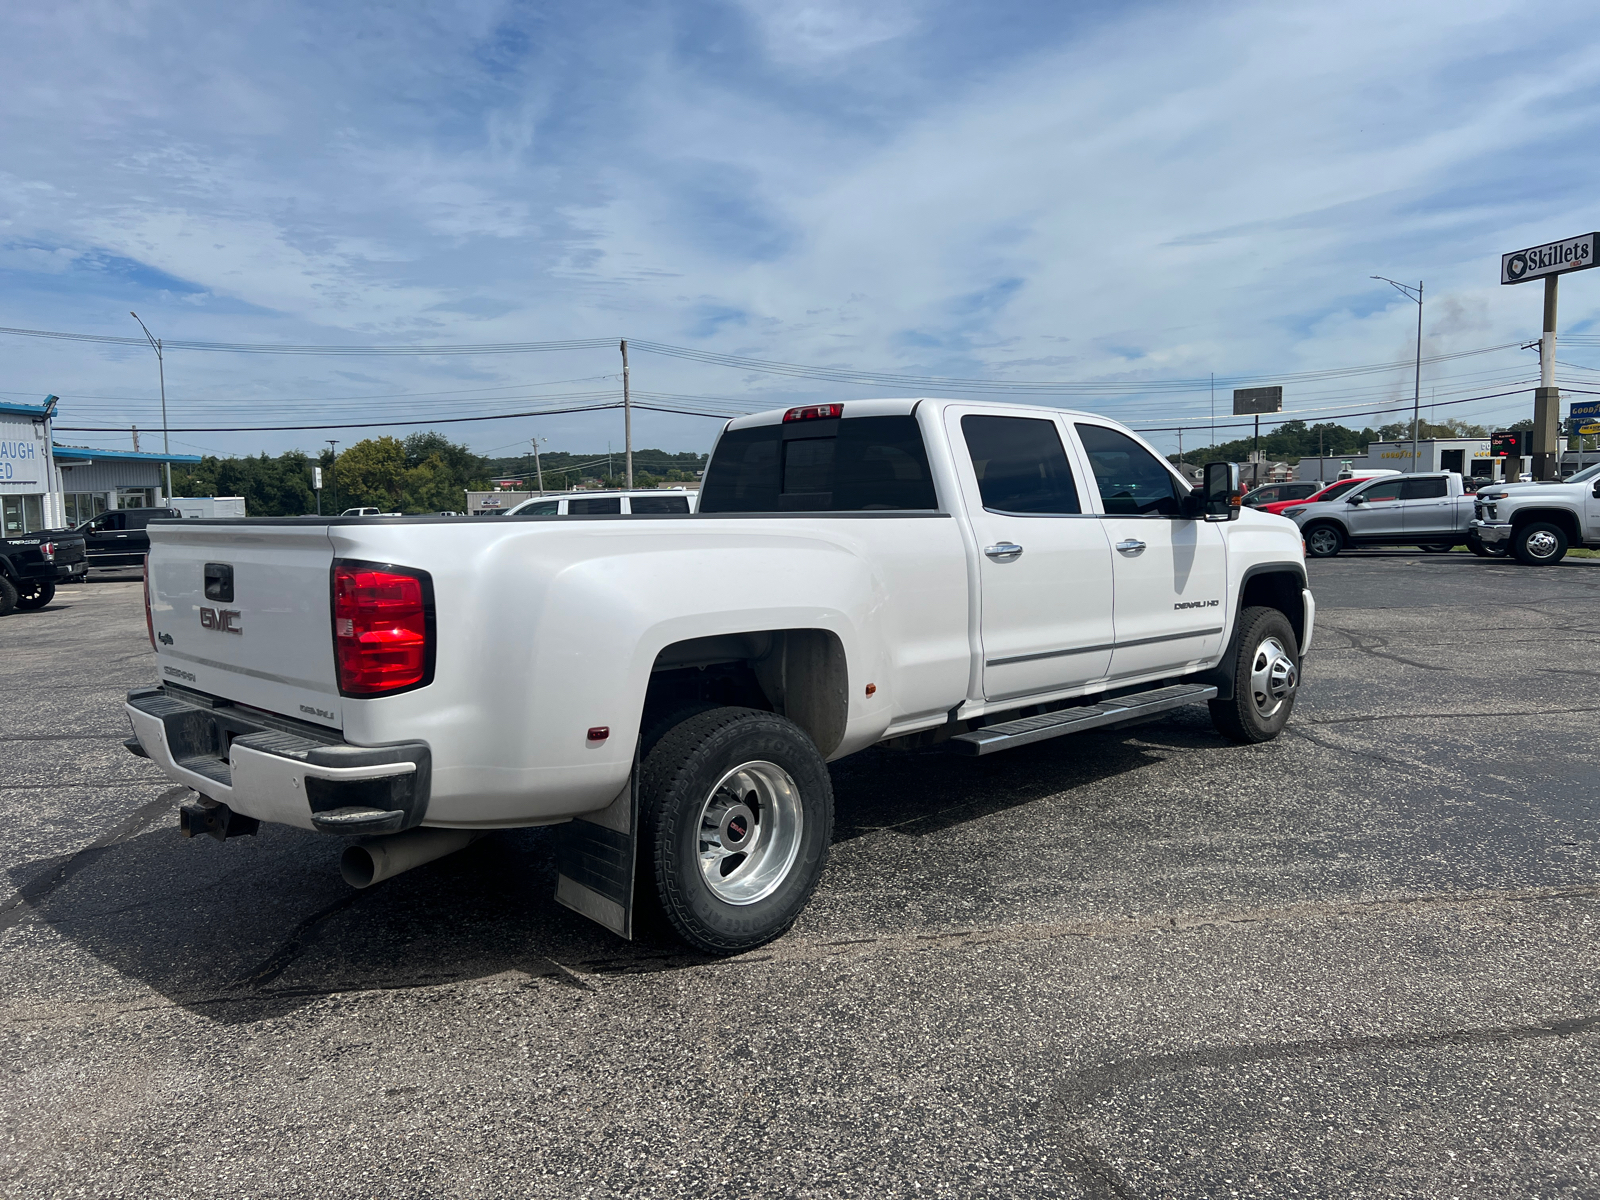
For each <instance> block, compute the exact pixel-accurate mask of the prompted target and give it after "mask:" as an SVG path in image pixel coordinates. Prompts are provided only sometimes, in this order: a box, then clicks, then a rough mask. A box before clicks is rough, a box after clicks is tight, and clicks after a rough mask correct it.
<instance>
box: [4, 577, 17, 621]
mask: <svg viewBox="0 0 1600 1200" xmlns="http://www.w3.org/2000/svg"><path fill="white" fill-rule="evenodd" d="M16 607H17V589H16V588H15V587H13V586H12V585H11V580H9V579H7V578H6V577H5V576H4V575H0V617H3V616H5V615H6V614H7V613H9V612H11V611H13V610H14V609H15V608H16Z"/></svg>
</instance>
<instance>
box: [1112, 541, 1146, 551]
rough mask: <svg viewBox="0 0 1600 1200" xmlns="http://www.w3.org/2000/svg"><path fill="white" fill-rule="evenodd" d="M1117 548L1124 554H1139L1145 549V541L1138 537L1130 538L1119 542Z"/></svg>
mask: <svg viewBox="0 0 1600 1200" xmlns="http://www.w3.org/2000/svg"><path fill="white" fill-rule="evenodd" d="M1117 549H1118V550H1121V551H1122V552H1123V553H1124V554H1139V553H1141V552H1142V551H1143V550H1144V543H1143V542H1141V541H1140V540H1139V539H1138V538H1129V539H1128V540H1127V541H1124V542H1118V543H1117Z"/></svg>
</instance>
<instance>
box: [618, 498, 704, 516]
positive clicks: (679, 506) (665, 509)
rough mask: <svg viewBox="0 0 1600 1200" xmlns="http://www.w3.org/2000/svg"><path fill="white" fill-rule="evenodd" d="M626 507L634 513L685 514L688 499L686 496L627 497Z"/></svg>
mask: <svg viewBox="0 0 1600 1200" xmlns="http://www.w3.org/2000/svg"><path fill="white" fill-rule="evenodd" d="M628 507H629V509H630V510H631V511H632V512H634V513H639V514H656V513H687V512H688V511H689V497H687V496H629V497H628Z"/></svg>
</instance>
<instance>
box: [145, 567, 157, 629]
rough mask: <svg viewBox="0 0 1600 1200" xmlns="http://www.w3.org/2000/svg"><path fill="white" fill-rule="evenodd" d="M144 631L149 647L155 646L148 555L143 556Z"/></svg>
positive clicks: (154, 621) (154, 622) (154, 624)
mask: <svg viewBox="0 0 1600 1200" xmlns="http://www.w3.org/2000/svg"><path fill="white" fill-rule="evenodd" d="M144 631H145V632H146V633H148V634H149V635H150V649H152V650H154V649H155V648H156V619H155V617H153V616H152V615H151V614H150V556H149V555H148V554H147V555H145V556H144Z"/></svg>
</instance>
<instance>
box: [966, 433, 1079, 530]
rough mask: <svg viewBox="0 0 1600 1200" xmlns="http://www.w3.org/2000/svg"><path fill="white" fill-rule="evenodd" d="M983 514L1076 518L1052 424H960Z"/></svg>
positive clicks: (1073, 490)
mask: <svg viewBox="0 0 1600 1200" xmlns="http://www.w3.org/2000/svg"><path fill="white" fill-rule="evenodd" d="M961 436H962V437H963V438H965V439H966V443H967V453H968V454H969V455H971V456H972V471H973V474H975V475H976V476H977V477H978V492H979V494H980V495H982V497H983V506H984V508H987V509H990V510H992V511H995V512H1008V513H1080V512H1082V511H1083V506H1082V505H1081V504H1080V503H1079V502H1078V487H1077V484H1075V483H1074V482H1073V479H1072V468H1071V466H1069V465H1068V463H1067V453H1066V451H1065V450H1063V449H1062V448H1061V434H1060V433H1059V432H1058V430H1057V429H1056V423H1055V422H1054V421H1048V420H1040V419H1038V418H1037V417H983V416H978V415H976V414H973V415H971V416H965V417H962V418H961Z"/></svg>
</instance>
